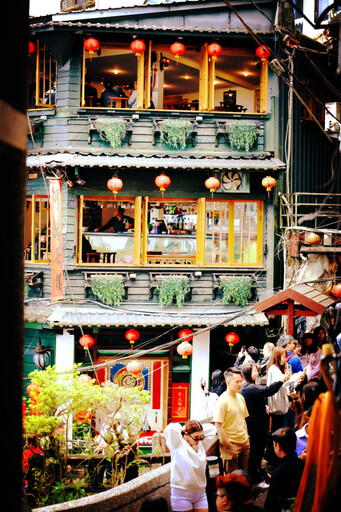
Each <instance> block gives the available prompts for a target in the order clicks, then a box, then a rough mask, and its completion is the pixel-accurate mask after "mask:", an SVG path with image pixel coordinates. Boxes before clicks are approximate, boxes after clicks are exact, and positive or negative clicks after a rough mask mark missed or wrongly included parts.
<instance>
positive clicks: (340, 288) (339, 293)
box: [332, 283, 341, 299]
mask: <svg viewBox="0 0 341 512" xmlns="http://www.w3.org/2000/svg"><path fill="white" fill-rule="evenodd" d="M332 294H333V295H334V296H335V297H337V298H338V299H340V298H341V283H339V284H336V285H335V286H333V289H332Z"/></svg>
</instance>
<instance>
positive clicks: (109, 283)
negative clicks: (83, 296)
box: [91, 274, 125, 306]
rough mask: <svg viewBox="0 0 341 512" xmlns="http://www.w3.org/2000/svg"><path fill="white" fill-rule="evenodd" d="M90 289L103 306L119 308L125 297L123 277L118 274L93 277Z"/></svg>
mask: <svg viewBox="0 0 341 512" xmlns="http://www.w3.org/2000/svg"><path fill="white" fill-rule="evenodd" d="M91 289H92V291H93V293H94V295H96V297H97V298H98V299H99V300H100V301H101V302H103V303H104V304H107V305H108V306H119V305H120V303H121V302H122V299H123V297H124V296H125V287H124V277H123V276H122V275H120V274H102V275H101V274H98V275H93V276H92V277H91Z"/></svg>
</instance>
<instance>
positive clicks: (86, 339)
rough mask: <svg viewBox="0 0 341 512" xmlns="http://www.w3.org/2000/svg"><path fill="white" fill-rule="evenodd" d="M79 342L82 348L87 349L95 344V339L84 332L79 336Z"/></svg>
mask: <svg viewBox="0 0 341 512" xmlns="http://www.w3.org/2000/svg"><path fill="white" fill-rule="evenodd" d="M79 343H80V344H81V345H82V347H83V348H84V350H89V348H90V347H92V346H93V345H94V344H95V340H94V339H93V337H92V336H90V334H84V335H83V336H81V337H80V338H79Z"/></svg>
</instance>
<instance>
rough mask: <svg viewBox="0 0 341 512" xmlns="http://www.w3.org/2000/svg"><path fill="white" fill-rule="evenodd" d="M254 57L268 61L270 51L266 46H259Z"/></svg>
mask: <svg viewBox="0 0 341 512" xmlns="http://www.w3.org/2000/svg"><path fill="white" fill-rule="evenodd" d="M256 55H257V57H259V58H260V59H268V58H269V57H270V55H271V51H270V49H269V48H268V47H267V46H265V45H264V44H262V45H261V46H258V48H257V49H256Z"/></svg>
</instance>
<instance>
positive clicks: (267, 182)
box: [262, 176, 277, 197]
mask: <svg viewBox="0 0 341 512" xmlns="http://www.w3.org/2000/svg"><path fill="white" fill-rule="evenodd" d="M276 183H277V182H276V180H275V178H273V177H272V176H265V178H263V179H262V185H263V187H265V189H266V191H267V193H268V197H270V192H271V189H273V188H274V186H275V185H276Z"/></svg>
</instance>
